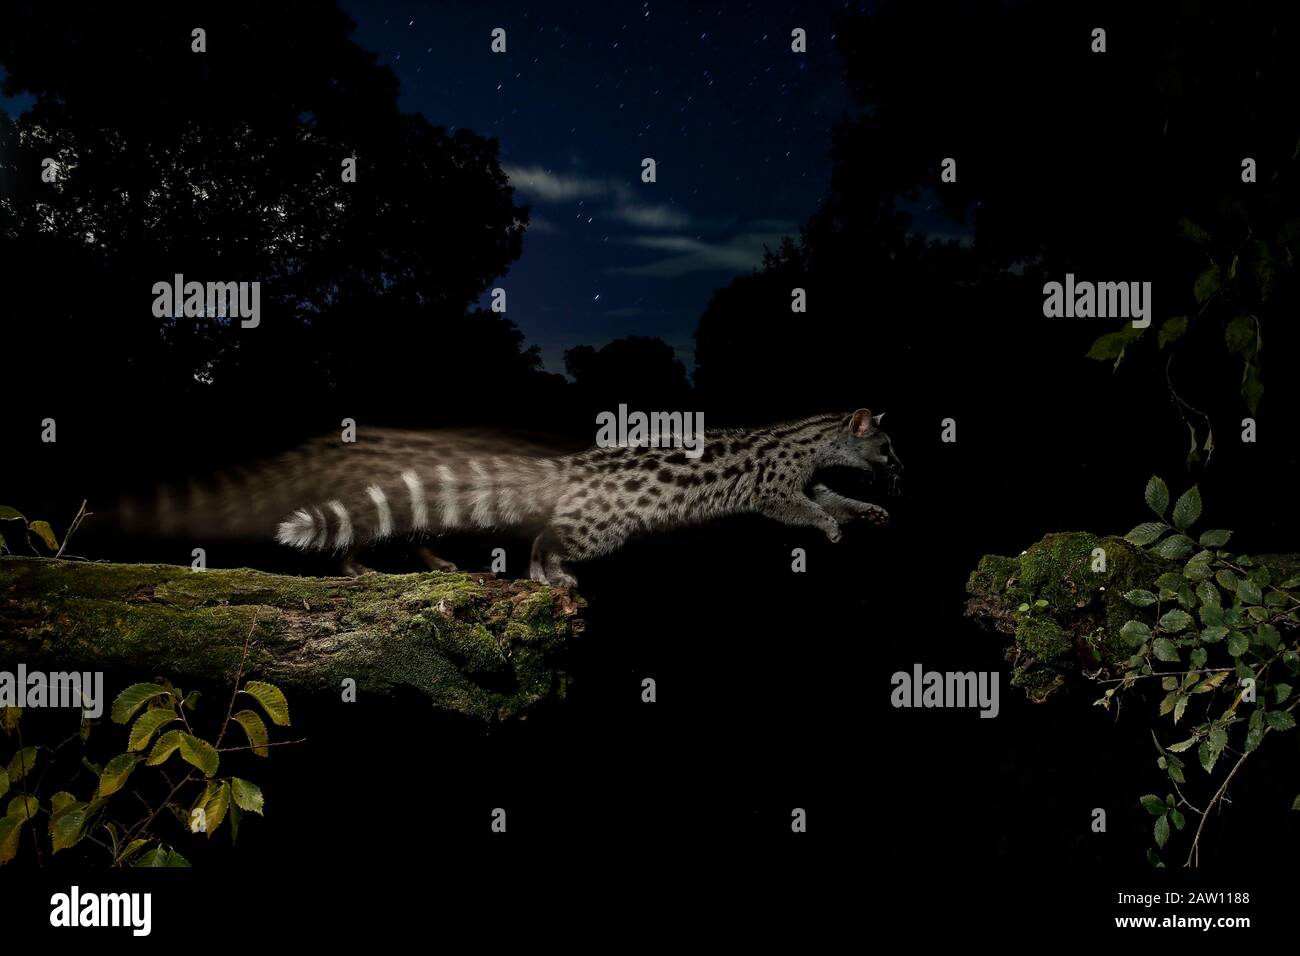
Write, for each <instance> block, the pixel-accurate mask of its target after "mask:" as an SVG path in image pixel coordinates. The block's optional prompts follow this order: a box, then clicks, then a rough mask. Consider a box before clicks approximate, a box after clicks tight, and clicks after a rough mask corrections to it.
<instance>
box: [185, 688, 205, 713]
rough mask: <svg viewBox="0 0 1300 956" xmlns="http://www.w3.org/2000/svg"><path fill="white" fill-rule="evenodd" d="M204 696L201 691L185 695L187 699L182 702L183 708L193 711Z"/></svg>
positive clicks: (193, 691)
mask: <svg viewBox="0 0 1300 956" xmlns="http://www.w3.org/2000/svg"><path fill="white" fill-rule="evenodd" d="M202 696H203V694H202V693H200V692H199V691H197V690H192V691H190V692H189V693H188V694H186V695H185V699H184V700H183V701H181V706H182V707H184V708H185V709H186V710H193V709H194V708H195V707H196V706H197V705H198V702H199V698H200V697H202Z"/></svg>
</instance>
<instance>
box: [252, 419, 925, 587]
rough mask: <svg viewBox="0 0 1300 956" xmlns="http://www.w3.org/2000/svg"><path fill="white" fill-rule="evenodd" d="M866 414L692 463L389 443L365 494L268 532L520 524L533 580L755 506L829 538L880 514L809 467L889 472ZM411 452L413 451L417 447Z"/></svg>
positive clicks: (715, 436)
mask: <svg viewBox="0 0 1300 956" xmlns="http://www.w3.org/2000/svg"><path fill="white" fill-rule="evenodd" d="M878 421H879V417H876V418H873V416H872V414H871V412H870V411H868V410H867V409H858V410H857V411H856V412H853V413H852V414H850V415H819V416H816V417H813V418H806V419H803V420H801V421H797V422H791V423H788V424H783V425H775V426H771V427H767V428H758V429H753V430H747V431H721V432H711V433H706V434H705V441H704V448H703V451H702V454H700V456H699V457H698V458H691V457H688V456H687V455H686V453H685V451H683V450H682V449H679V448H671V447H664V448H650V447H614V448H591V449H588V450H587V451H584V452H580V453H578V454H573V455H563V456H555V457H535V456H522V455H519V456H511V455H484V456H468V457H464V458H460V459H457V460H454V461H447V460H430V459H429V457H428V456H427V455H425V456H423V458H422V460H419V461H410V460H406V461H403V460H402V459H401V457H400V455H397V454H391V452H392V449H390V457H388V460H387V461H386V463H384V464H383V466H382V467H377V468H375V469H374V470H373V471H371V472H369V473H367V475H366V479H367V480H366V483H365V485H364V491H363V493H361V494H358V493H357V492H356V487H355V486H356V475H355V474H353V475H352V479H351V480H352V490H350V491H349V490H347V489H339V490H337V491H336V493H335V494H333V496H332V497H331V499H330V500H329V501H328V502H326V504H325V506H324V507H323V508H322V507H318V506H314V505H313V506H309V507H306V508H298V509H297V510H294V511H293V512H292V513H291V514H289V516H288V517H286V518H285V519H284V520H283V521H281V522H280V524H279V527H278V529H277V531H276V535H275V536H276V540H278V541H279V542H281V543H282V544H286V545H290V546H292V547H297V548H302V549H304V550H310V549H316V550H321V549H334V550H343V549H346V548H348V547H350V546H351V545H353V544H356V543H368V542H372V541H380V540H383V539H385V538H388V537H391V536H393V535H398V534H404V535H410V534H418V533H424V532H434V533H436V532H445V531H456V530H490V529H505V528H509V529H516V528H531V529H533V530H534V531H535V532H536V538H535V540H534V543H533V549H532V558H531V561H530V575H531V577H532V578H534V579H535V580H538V581H544V582H547V583H550V584H561V585H569V586H572V585H573V584H575V583H576V582H575V580H574V577H573V574H572V570H571V568H570V566H569V565H570V562H574V561H586V560H589V559H591V558H596V557H599V556H601V555H604V554H609V553H610V552H612V551H615V550H617V549H618V548H620V547H621V546H622V545H623V544H624V543H625V542H626V541H627V540H628V539H629V538H631V537H632V536H634V535H637V534H642V533H653V532H655V531H660V530H665V529H671V528H678V527H682V526H685V525H691V524H698V523H702V522H706V521H709V520H711V519H714V518H719V517H722V516H724V515H732V514H741V513H747V512H748V513H758V514H762V515H766V516H768V517H771V518H774V519H776V520H778V521H780V522H782V523H784V524H788V525H803V526H811V527H815V528H818V529H820V530H821V531H823V532H824V533H825V534H826V536H827V537H828V538H829V539H830V540H831V541H838V540H839V539H840V523H841V522H845V521H850V520H854V519H858V518H866V519H868V520H870V521H872V522H875V523H884V522H886V521H888V519H889V515H888V513H887V512H886V511H885V510H884V509H883V508H880V507H878V506H876V505H873V504H868V503H867V502H863V501H857V500H854V499H852V498H846V497H843V496H841V495H839V494H836V493H835V492H834V491H832V490H831V489H830V488H828V487H827V486H826V485H824V484H822V483H820V482H818V481H816V480H815V476H816V473H817V472H818V471H819V470H821V469H824V468H829V467H846V468H852V469H859V470H865V471H876V470H883V471H887V472H889V473H890V474H892V475H894V476H896V475H897V473H898V471H899V469H900V468H901V465H900V463H899V461H898V458H897V456H896V455H895V454H894V452H893V449H892V447H891V445H890V441H889V437H888V436H887V435H886V434H885V433H884V432H883V431H882V430H881V429H880V428H879V427H878V424H877V423H878ZM411 453H412V455H413V456H414V457H416V458H421V456H420V455H419V454H418V449H411ZM372 464H378V462H375V461H372Z"/></svg>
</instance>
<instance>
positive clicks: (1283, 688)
mask: <svg viewBox="0 0 1300 956" xmlns="http://www.w3.org/2000/svg"><path fill="white" fill-rule="evenodd" d="M1290 696H1291V685H1290V684H1274V685H1273V702H1274V703H1276V704H1281V703H1284V702H1285V701H1286V699H1287V698H1288V697H1290Z"/></svg>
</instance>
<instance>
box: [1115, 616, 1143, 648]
mask: <svg viewBox="0 0 1300 956" xmlns="http://www.w3.org/2000/svg"><path fill="white" fill-rule="evenodd" d="M1119 635H1120V637H1122V638H1124V639H1125V640H1127V641H1128V642H1129V644H1130V645H1132V646H1133V647H1137V646H1138V645H1139V644H1141V643H1142V642H1143V641H1145V640H1146V639H1147V638H1149V637H1150V636H1151V628H1149V627H1147V626H1146V625H1145V624H1143V623H1142V622H1141V621H1126V622H1125V623H1124V626H1123V627H1121V628H1120V629H1119Z"/></svg>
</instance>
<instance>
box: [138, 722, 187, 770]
mask: <svg viewBox="0 0 1300 956" xmlns="http://www.w3.org/2000/svg"><path fill="white" fill-rule="evenodd" d="M182 732H183V731H181V730H179V729H178V730H169V731H167V733H165V734H163V735H162V736H161V737H159V738H158V739H157V740H156V741H154V745H153V750H151V751H149V759H148V760H146V761H145V763H146V764H148V765H149V766H150V767H156V766H158V765H159V764H160V763H163V762H164V761H165V760H166V759H167V758H168V757H170V756H171V755H172V754H174V753H175V752H176V751H177V750H178V749H179V748H180V745H181V734H182Z"/></svg>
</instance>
